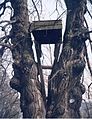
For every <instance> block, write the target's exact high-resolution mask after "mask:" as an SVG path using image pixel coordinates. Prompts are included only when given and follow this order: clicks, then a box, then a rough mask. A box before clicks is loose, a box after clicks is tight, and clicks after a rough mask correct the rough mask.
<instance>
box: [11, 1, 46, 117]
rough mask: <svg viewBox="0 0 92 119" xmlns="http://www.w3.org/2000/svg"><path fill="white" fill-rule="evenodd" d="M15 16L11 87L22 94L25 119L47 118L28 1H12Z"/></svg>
mask: <svg viewBox="0 0 92 119" xmlns="http://www.w3.org/2000/svg"><path fill="white" fill-rule="evenodd" d="M11 5H12V7H13V9H14V15H13V17H12V18H11V20H16V22H15V23H14V24H12V31H11V32H12V38H11V42H12V44H13V49H12V55H13V60H14V63H13V69H14V77H13V78H12V80H11V82H10V85H11V87H12V88H14V89H16V90H17V91H19V92H20V96H21V97H20V104H21V105H20V106H21V111H22V112H23V117H24V118H37V117H39V118H40V117H45V108H44V102H43V98H42V95H41V91H40V89H41V88H40V87H41V86H40V82H39V81H38V79H37V78H38V77H37V75H38V71H37V66H36V63H35V61H34V57H33V51H32V41H31V37H30V33H29V30H28V29H29V17H28V8H27V0H11Z"/></svg>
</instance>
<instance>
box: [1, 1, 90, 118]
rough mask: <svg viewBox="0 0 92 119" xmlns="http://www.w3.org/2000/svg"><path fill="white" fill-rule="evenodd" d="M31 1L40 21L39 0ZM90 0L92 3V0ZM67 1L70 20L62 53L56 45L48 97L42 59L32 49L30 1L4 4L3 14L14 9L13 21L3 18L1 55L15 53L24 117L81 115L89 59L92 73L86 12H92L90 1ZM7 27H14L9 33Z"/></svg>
mask: <svg viewBox="0 0 92 119" xmlns="http://www.w3.org/2000/svg"><path fill="white" fill-rule="evenodd" d="M31 2H32V5H33V8H34V9H35V11H36V13H37V16H38V20H40V13H39V10H38V8H37V4H36V1H34V0H32V1H31ZM58 2H59V4H61V1H60V0H57V1H56V11H57V12H58V9H57V6H58ZM89 2H90V4H92V1H91V0H89ZM7 3H8V4H7ZM9 3H11V4H9ZM38 3H40V8H41V10H42V4H41V3H42V1H41V0H39V1H38ZM65 4H66V7H67V19H66V29H65V33H64V38H63V42H62V52H61V54H59V52H60V44H59V47H58V50H57V52H56V49H57V48H56V47H55V51H54V56H56V57H55V59H54V63H53V67H52V71H51V74H50V76H49V78H48V96H47V97H46V94H45V93H46V92H45V86H44V80H43V74H42V72H41V67H40V65H39V63H40V62H38V66H37V64H36V62H35V58H34V53H33V49H32V45H33V42H32V39H31V32H30V31H31V26H30V23H29V15H28V5H27V0H16V1H15V0H4V2H2V3H1V4H0V10H2V11H1V13H0V16H2V15H3V14H4V13H5V11H6V9H7V8H8V9H10V11H11V15H10V20H9V21H7V20H5V21H1V24H2V25H1V28H2V30H3V31H4V33H5V34H4V36H2V37H1V38H0V42H1V46H2V47H1V49H0V51H1V55H2V54H3V52H4V49H5V48H9V49H10V50H11V52H12V57H13V65H12V66H13V70H14V76H13V77H12V79H11V82H10V85H11V87H12V88H14V89H16V90H17V91H18V92H19V93H20V107H21V111H22V112H23V117H24V118H45V117H48V118H67V117H69V118H74V117H76V118H80V117H81V115H80V111H79V109H80V106H81V102H82V95H83V94H84V93H85V87H84V85H83V84H82V83H81V77H82V76H83V71H84V68H85V65H86V62H87V65H88V68H89V71H90V73H91V74H92V71H91V67H90V63H89V58H88V53H87V46H86V41H87V40H89V42H90V46H91V47H92V44H91V38H90V35H89V34H90V33H91V32H92V31H89V29H88V26H87V22H86V19H85V16H84V15H85V14H86V13H87V12H88V13H89V15H90V17H91V14H90V12H89V10H88V9H87V0H65ZM31 15H32V14H31ZM57 19H58V18H57ZM84 23H85V24H86V27H85V25H84ZM7 26H10V32H9V33H6V28H7ZM8 30H9V29H8ZM10 39H11V40H10ZM38 50H39V49H38ZM59 55H60V57H59ZM38 56H39V54H38ZM85 59H86V60H85ZM39 72H40V81H39V79H38V74H39ZM90 85H91V84H90ZM89 87H90V86H89Z"/></svg>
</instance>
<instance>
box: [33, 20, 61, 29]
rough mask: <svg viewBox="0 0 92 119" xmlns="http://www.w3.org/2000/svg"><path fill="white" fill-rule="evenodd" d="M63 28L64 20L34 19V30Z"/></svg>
mask: <svg viewBox="0 0 92 119" xmlns="http://www.w3.org/2000/svg"><path fill="white" fill-rule="evenodd" d="M49 29H62V20H47V21H33V22H32V23H31V31H32V30H49Z"/></svg>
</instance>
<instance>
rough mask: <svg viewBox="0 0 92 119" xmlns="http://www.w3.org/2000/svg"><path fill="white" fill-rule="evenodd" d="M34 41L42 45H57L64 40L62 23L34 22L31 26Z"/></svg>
mask: <svg viewBox="0 0 92 119" xmlns="http://www.w3.org/2000/svg"><path fill="white" fill-rule="evenodd" d="M31 32H32V34H33V36H34V39H35V40H36V41H37V42H38V43H40V44H55V43H57V42H60V41H61V39H62V21H61V20H47V21H34V22H33V23H32V24H31Z"/></svg>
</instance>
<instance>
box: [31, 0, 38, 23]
mask: <svg viewBox="0 0 92 119" xmlns="http://www.w3.org/2000/svg"><path fill="white" fill-rule="evenodd" d="M32 3H33V5H34V8H35V10H36V12H37V16H38V20H39V21H40V15H39V12H38V9H37V7H36V4H35V2H34V0H32Z"/></svg>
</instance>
